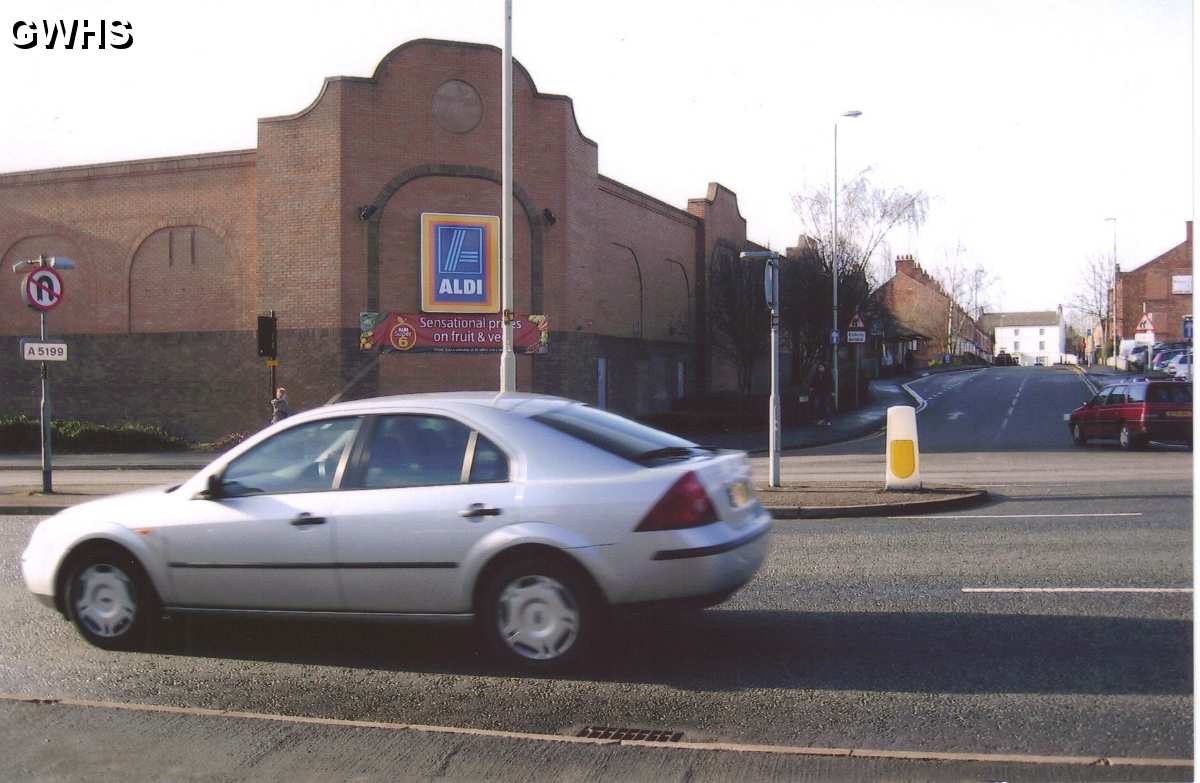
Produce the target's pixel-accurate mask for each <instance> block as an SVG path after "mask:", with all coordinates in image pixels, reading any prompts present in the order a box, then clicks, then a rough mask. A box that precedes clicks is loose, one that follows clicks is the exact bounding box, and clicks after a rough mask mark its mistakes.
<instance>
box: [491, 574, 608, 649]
mask: <svg viewBox="0 0 1200 783" xmlns="http://www.w3.org/2000/svg"><path fill="white" fill-rule="evenodd" d="M600 615H601V609H600V602H599V601H598V599H597V597H596V596H595V594H594V591H593V589H592V587H591V585H590V584H589V583H588V581H587V579H586V578H585V577H584V576H583V575H582V574H580V573H579V570H578V569H577V568H574V567H571V566H569V565H567V564H564V563H561V562H555V561H549V562H543V561H538V560H532V559H531V560H519V561H515V562H513V563H511V564H508V565H506V566H503V567H502V568H500V569H499V570H498V571H496V572H495V573H494V574H492V576H491V577H490V578H489V579H488V582H487V585H486V587H485V588H484V591H483V595H482V606H481V607H480V622H481V630H482V631H483V634H484V640H485V643H486V644H487V646H488V647H489V649H490V650H491V651H492V652H493V653H494V654H495V655H496V656H497V657H499V658H500V659H501V660H503V661H504V662H505V663H507V664H509V665H512V666H516V667H517V668H521V669H524V670H526V671H533V672H539V671H541V672H552V671H561V670H563V669H567V668H570V667H571V666H573V665H575V664H577V663H579V661H580V660H581V659H582V658H583V657H584V654H585V652H586V649H587V647H588V646H589V644H590V643H591V640H592V638H593V636H594V634H595V632H596V628H597V626H598V624H599V621H600Z"/></svg>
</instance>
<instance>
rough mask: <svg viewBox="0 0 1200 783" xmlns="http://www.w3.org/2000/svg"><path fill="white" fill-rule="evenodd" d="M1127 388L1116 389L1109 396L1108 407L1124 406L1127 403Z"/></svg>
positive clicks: (1118, 387)
mask: <svg viewBox="0 0 1200 783" xmlns="http://www.w3.org/2000/svg"><path fill="white" fill-rule="evenodd" d="M1125 389H1126V387H1125V386H1117V387H1114V388H1113V390H1112V391H1111V392H1109V394H1108V402H1107V403H1106V404H1108V405H1122V404H1124V402H1125Z"/></svg>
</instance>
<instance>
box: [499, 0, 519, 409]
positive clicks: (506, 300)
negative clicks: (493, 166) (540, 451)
mask: <svg viewBox="0 0 1200 783" xmlns="http://www.w3.org/2000/svg"><path fill="white" fill-rule="evenodd" d="M502 60H503V65H502V67H501V100H500V104H501V106H500V115H501V122H500V124H501V126H502V127H501V136H502V137H503V142H502V146H503V150H502V152H501V155H500V158H501V162H500V168H501V173H500V223H501V228H500V234H501V237H502V241H503V242H504V252H503V255H502V256H501V259H500V267H501V269H502V270H503V271H502V272H501V273H500V279H501V293H500V300H501V305H500V306H501V308H502V309H503V312H502V313H501V320H502V323H503V337H502V341H501V351H500V391H502V392H509V391H516V390H517V355H516V354H515V353H514V352H513V310H514V309H515V307H514V303H513V214H512V194H513V138H512V137H513V105H512V0H504V55H503V57H502Z"/></svg>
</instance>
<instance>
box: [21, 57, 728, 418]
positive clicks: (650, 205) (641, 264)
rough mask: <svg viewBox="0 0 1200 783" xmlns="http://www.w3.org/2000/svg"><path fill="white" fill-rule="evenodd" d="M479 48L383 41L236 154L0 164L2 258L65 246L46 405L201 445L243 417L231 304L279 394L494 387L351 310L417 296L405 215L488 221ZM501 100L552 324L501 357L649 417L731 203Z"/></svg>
mask: <svg viewBox="0 0 1200 783" xmlns="http://www.w3.org/2000/svg"><path fill="white" fill-rule="evenodd" d="M500 56H501V53H500V50H499V49H497V48H495V47H491V46H481V45H475V44H461V43H454V42H446V41H429V40H421V41H413V42H410V43H407V44H404V45H402V46H399V47H397V48H396V49H395V50H393V51H392V52H390V53H389V54H387V55H386V56H385V57H383V58H382V60H381V61H380V63H379V65H378V67H377V68H376V69H375V72H374V73H373V74H372V75H371V76H370V77H333V78H330V79H327V80H326V81H325V82H324V84H323V85H322V86H321V87H320V89H319V91H318V93H317V95H316V97H315V99H314V100H313V102H312V104H310V105H309V106H308V107H306V108H304V109H303V110H301V111H299V112H297V113H295V114H291V115H287V116H281V117H270V118H264V119H261V120H260V121H259V125H258V147H257V149H256V150H248V151H241V152H231V153H217V154H212V155H195V156H184V157H179V158H170V159H161V160H152V161H133V162H128V163H114V164H102V165H97V166H83V167H74V168H70V169H59V170H52V171H41V172H28V173H21V174H7V175H0V251H2V252H3V262H4V263H5V264H11V263H12V261H13V260H15V259H17V258H22V257H28V256H34V255H37V254H39V253H45V254H56V255H66V256H69V257H72V258H74V259H76V260H77V261H79V268H78V269H77V270H72V271H69V272H66V273H65V275H64V276H65V278H66V287H67V296H66V298H65V300H64V303H63V305H62V306H61V307H60V308H58V309H57V310H55V311H54V313H53V314H52V315H51V319H50V320H51V332H52V333H53V334H59V335H65V336H67V339H68V342H69V344H70V346H71V347H70V351H71V356H72V361H71V362H68V365H67V366H66V367H64V368H60V369H56V373H60V372H61V373H62V375H63V389H64V392H63V394H64V396H63V398H62V407H61V408H60V409H59V410H60V413H62V414H63V415H84V414H85V413H90V415H91V417H93V418H96V419H97V420H101V421H115V420H120V419H123V418H131V417H140V418H141V419H142V420H144V421H148V422H154V423H162V424H165V425H167V426H169V427H171V428H173V429H175V430H176V431H177V432H179V433H180V434H182V435H185V436H187V437H202V438H207V437H214V436H217V435H220V434H223V433H225V432H228V431H231V430H235V429H245V428H248V427H252V426H257V424H258V423H260V422H261V421H263V420H264V418H265V414H263V413H262V411H261V410H260V409H261V408H262V406H263V405H264V404H265V400H264V399H263V398H264V395H265V394H266V391H267V381H266V378H267V374H266V370H265V369H263V367H262V361H261V360H259V359H257V357H255V355H254V344H253V341H254V335H253V328H254V317H255V315H256V314H259V313H263V312H266V311H269V310H274V311H276V312H277V313H278V317H279V327H280V330H281V336H280V351H281V353H280V358H281V360H282V366H281V367H280V369H279V372H278V380H279V383H281V384H282V385H285V386H287V387H288V389H289V393H290V397H291V400H292V402H293V406H294V407H300V408H303V407H309V406H311V405H316V404H320V403H322V402H324V401H325V400H326V399H328V398H329V397H332V396H333V395H334V394H335V393H337V391H338V390H339V389H340V388H342V387H343V386H344V385H345V384H346V383H347V382H348V381H349V380H350V379H351V378H354V377H355V375H356V373H358V372H360V370H364V368H365V374H364V375H363V376H362V378H361V380H360V381H359V382H358V383H356V384H355V385H354V387H353V388H352V389H351V390H349V391H348V393H347V396H348V397H361V396H367V395H370V394H392V393H403V392H416V391H429V390H437V389H445V388H495V386H496V384H497V382H498V357H497V356H496V355H494V354H492V355H469V354H451V355H428V354H427V355H414V356H384V357H382V358H380V359H379V360H378V361H377V362H375V357H373V356H369V355H364V354H362V353H361V352H360V351H359V350H358V340H357V336H358V335H357V328H358V315H359V313H360V312H361V311H364V310H369V309H371V310H384V311H386V310H397V311H406V312H411V311H416V310H417V309H418V308H419V297H418V294H417V284H418V281H419V266H418V262H419V253H420V241H419V234H418V225H419V216H420V213H421V212H427V211H437V212H463V213H471V214H494V215H499V214H500V211H501V209H500V207H501V192H500V181H499V178H500V175H499V172H500V168H501V161H500V136H501V127H500V105H501V101H500V94H499V90H500V84H499V80H498V79H497V78H496V74H497V73H498V72H499V70H500ZM514 114H515V120H514V127H515V139H516V149H515V166H514V169H515V190H516V193H517V199H516V200H517V201H518V204H517V209H516V212H515V220H514V229H515V232H514V233H515V243H516V250H515V256H516V258H515V279H516V297H517V298H516V309H517V310H518V311H519V312H525V313H529V312H543V313H545V314H546V315H547V316H549V319H550V324H551V327H552V329H553V334H554V337H553V338H552V341H551V349H550V350H551V354H550V355H549V356H540V357H536V358H530V357H522V358H520V359H519V360H518V388H521V389H530V390H537V391H551V392H557V393H563V394H567V395H569V396H578V397H580V398H583V399H590V400H595V398H596V395H595V392H596V389H595V382H596V381H595V372H596V361H597V359H598V358H600V357H604V358H605V359H606V360H607V361H608V362H609V365H608V366H609V406H610V407H613V408H614V409H618V410H624V411H627V412H631V413H632V412H648V411H651V410H661V409H664V408H665V407H666V405H667V404H668V403H669V397H670V396H672V394H673V390H674V385H675V378H676V369H675V367H676V363H677V362H678V361H684V362H685V363H686V365H687V369H686V372H685V375H686V378H687V383H688V385H689V388H690V389H691V390H692V391H695V390H697V389H698V388H701V387H702V386H703V384H704V383H705V380H704V379H705V377H706V375H708V374H710V373H709V368H708V362H707V358H706V350H705V343H706V334H705V328H704V325H705V324H706V322H707V319H706V318H705V317H704V314H705V312H706V309H705V308H706V300H705V285H706V280H705V269H706V265H707V263H708V259H709V258H710V256H711V253H712V252H713V250H714V248H716V247H718V246H723V247H726V248H741V247H742V246H744V245H745V234H746V222H745V219H744V218H742V216H741V214H740V212H739V211H738V206H737V198H736V196H735V195H734V194H733V193H732V192H731V191H729V190H728V189H726V188H723V187H721V186H719V185H717V184H715V183H712V184H710V185H709V187H708V192H707V194H706V196H705V198H701V199H695V200H693V201H691V202H689V204H688V205H687V209H686V210H684V209H680V208H677V207H674V206H671V205H669V204H665V203H663V202H661V201H659V200H657V199H655V198H653V197H652V196H649V195H647V194H644V193H640V192H639V191H637V190H635V189H633V188H630V187H628V186H626V185H623V184H622V183H619V182H615V181H613V180H611V179H608V178H606V177H603V176H602V175H600V173H599V171H598V170H597V160H598V152H597V146H596V143H595V142H594V141H592V140H590V139H588V138H587V137H586V136H584V135H583V133H582V132H581V130H580V128H579V126H578V124H577V122H576V119H575V115H574V109H573V105H572V103H571V101H570V99H568V98H566V97H564V96H558V95H548V94H544V93H541V92H539V91H538V90H537V87H536V85H535V84H534V82H533V79H532V78H531V77H530V75H529V74H528V73H527V72H526V71H525V69H524V68H522V67H521V66H520V65H519V63H518V64H517V65H516V67H515V68H514ZM363 207H370V208H371V209H370V210H368V211H367V212H363V211H362V210H363ZM9 304H10V306H6V307H0V335H4V336H5V339H6V340H8V342H10V343H12V346H10V347H11V352H10V353H11V355H6V356H4V357H3V358H0V369H2V370H3V373H4V374H3V376H2V377H0V383H2V386H3V390H4V391H5V392H6V393H8V391H9V390H10V389H12V390H13V392H12V394H11V395H9V397H8V398H9V399H11V400H12V401H13V402H12V404H13V405H15V406H17V407H18V408H20V406H25V407H28V405H29V402H30V400H32V399H34V397H36V383H34V384H33V385H32V387H31V386H30V384H29V379H30V377H33V376H31V375H30V373H32V372H33V370H32V365H27V364H25V363H22V362H21V360H20V358H19V357H18V356H17V351H16V348H15V342H12V341H13V340H15V338H16V337H18V336H28V335H33V334H36V333H37V317H36V315H35V314H34V313H32V312H31V311H30V310H28V309H27V308H24V307H22V306H21V305H20V304H19V302H18V301H17V291H16V285H15V283H14V285H13V286H12V291H11V295H10V296H9ZM101 336H103V338H104V339H100V338H101ZM4 350H8V349H7V348H5V349H4ZM76 359H78V360H76ZM29 395H33V396H29ZM56 396H57V395H56ZM31 410H36V406H34V408H32V409H31ZM0 412H7V411H0Z"/></svg>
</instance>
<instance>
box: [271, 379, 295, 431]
mask: <svg viewBox="0 0 1200 783" xmlns="http://www.w3.org/2000/svg"><path fill="white" fill-rule="evenodd" d="M291 413H292V411H291V410H290V409H289V408H288V398H287V389H285V388H283V387H282V386H280V387H279V388H278V389H276V390H275V396H274V397H273V398H272V399H271V423H272V424H274V423H275V422H277V421H283V420H284V419H286V418H287V417H288V416H290V415H291Z"/></svg>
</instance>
